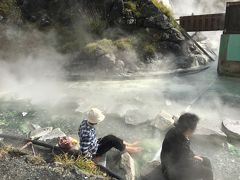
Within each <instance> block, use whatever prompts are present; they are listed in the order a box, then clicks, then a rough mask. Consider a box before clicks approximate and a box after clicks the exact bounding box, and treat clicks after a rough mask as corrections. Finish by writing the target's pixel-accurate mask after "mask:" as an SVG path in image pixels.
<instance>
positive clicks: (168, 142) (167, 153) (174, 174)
mask: <svg viewBox="0 0 240 180" xmlns="http://www.w3.org/2000/svg"><path fill="white" fill-rule="evenodd" d="M198 121H199V118H198V117H197V116H196V115H194V114H190V113H185V114H183V115H181V116H180V118H179V120H178V121H177V123H176V124H175V127H173V128H172V129H170V130H169V131H168V132H167V134H166V136H165V139H164V141H163V144H162V152H161V163H162V173H163V175H164V177H165V178H166V180H199V179H201V180H213V172H212V167H211V163H210V160H209V159H207V158H205V157H201V156H196V155H195V154H194V153H193V151H192V150H191V149H190V140H189V139H190V138H191V137H192V135H193V133H194V131H195V129H196V127H197V123H198Z"/></svg>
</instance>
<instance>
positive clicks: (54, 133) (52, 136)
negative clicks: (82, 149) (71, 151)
mask: <svg viewBox="0 0 240 180" xmlns="http://www.w3.org/2000/svg"><path fill="white" fill-rule="evenodd" d="M65 136H66V134H65V133H64V132H62V131H61V129H60V128H56V129H54V130H52V131H51V132H49V133H47V134H45V135H43V136H41V137H40V138H39V140H40V141H46V140H48V139H55V138H58V137H65Z"/></svg>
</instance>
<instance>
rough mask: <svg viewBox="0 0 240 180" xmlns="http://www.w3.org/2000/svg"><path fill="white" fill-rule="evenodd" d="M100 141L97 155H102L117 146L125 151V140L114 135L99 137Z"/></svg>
mask: <svg viewBox="0 0 240 180" xmlns="http://www.w3.org/2000/svg"><path fill="white" fill-rule="evenodd" d="M98 143H99V146H98V150H97V153H96V156H102V155H103V154H105V153H106V152H108V151H109V150H110V149H112V148H116V149H118V150H119V151H124V150H125V148H126V146H125V144H124V143H123V140H122V139H120V138H118V137H116V136H113V135H108V136H105V137H103V138H101V139H99V142H98Z"/></svg>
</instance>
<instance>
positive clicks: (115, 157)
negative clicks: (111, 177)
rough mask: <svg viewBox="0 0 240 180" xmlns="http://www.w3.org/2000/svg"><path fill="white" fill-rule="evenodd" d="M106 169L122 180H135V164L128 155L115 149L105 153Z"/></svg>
mask: <svg viewBox="0 0 240 180" xmlns="http://www.w3.org/2000/svg"><path fill="white" fill-rule="evenodd" d="M107 167H108V168H109V169H110V170H111V171H113V172H116V173H117V174H118V175H119V176H120V177H122V178H123V179H124V180H135V179H136V174H135V163H134V160H133V159H132V157H131V156H130V154H129V153H127V152H125V153H123V154H122V153H121V152H119V151H117V150H115V149H113V150H111V151H109V152H108V153H107Z"/></svg>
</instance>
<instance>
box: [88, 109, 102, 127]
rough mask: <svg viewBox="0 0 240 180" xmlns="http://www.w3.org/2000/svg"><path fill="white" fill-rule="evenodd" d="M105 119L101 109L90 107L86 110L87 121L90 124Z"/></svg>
mask: <svg viewBox="0 0 240 180" xmlns="http://www.w3.org/2000/svg"><path fill="white" fill-rule="evenodd" d="M104 119H105V116H104V115H103V113H102V111H101V110H100V109H97V108H91V109H90V111H89V112H88V122H90V123H92V124H97V123H100V122H102V121H103V120H104Z"/></svg>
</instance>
